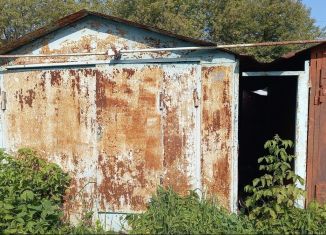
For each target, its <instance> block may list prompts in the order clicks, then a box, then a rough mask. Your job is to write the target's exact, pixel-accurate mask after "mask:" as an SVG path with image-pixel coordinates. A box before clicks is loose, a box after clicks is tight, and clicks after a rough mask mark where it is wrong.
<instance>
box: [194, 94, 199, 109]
mask: <svg viewBox="0 0 326 235" xmlns="http://www.w3.org/2000/svg"><path fill="white" fill-rule="evenodd" d="M193 98H194V106H195V108H198V107H199V97H198V91H197V89H194V92H193Z"/></svg>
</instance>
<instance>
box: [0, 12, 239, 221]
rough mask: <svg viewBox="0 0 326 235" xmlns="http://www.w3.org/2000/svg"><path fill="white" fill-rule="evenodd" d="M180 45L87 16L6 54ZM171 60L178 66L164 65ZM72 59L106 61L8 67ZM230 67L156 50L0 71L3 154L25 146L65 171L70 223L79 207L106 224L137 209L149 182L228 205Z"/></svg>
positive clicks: (216, 56) (214, 54) (219, 56)
mask: <svg viewBox="0 0 326 235" xmlns="http://www.w3.org/2000/svg"><path fill="white" fill-rule="evenodd" d="M188 45H190V46H191V45H193V44H191V43H189V42H183V41H181V40H178V39H176V38H173V37H167V36H164V35H160V34H158V33H153V32H150V31H146V30H144V29H139V28H138V29H136V28H133V27H131V26H130V25H124V24H121V23H117V22H115V21H112V22H111V21H109V20H103V19H101V20H99V18H96V17H95V16H90V17H88V18H85V19H82V20H81V21H79V22H75V23H74V24H72V25H69V27H66V28H63V29H61V30H58V31H56V32H54V33H52V34H49V35H47V36H46V37H43V38H40V39H38V40H36V41H34V42H33V43H30V44H29V45H25V46H23V47H21V48H20V49H19V50H18V51H16V52H14V53H35V54H38V53H41V54H46V53H62V52H65V53H68V52H96V51H100V50H104V49H108V48H112V49H114V48H124V49H136V48H147V47H153V46H154V47H164V46H169V47H171V46H188ZM175 58H179V59H180V60H178V63H167V62H168V61H169V60H171V59H175ZM194 58H197V59H196V60H198V61H193V60H194ZM198 58H199V59H198ZM72 59H73V60H75V61H88V60H91V59H92V60H96V59H102V60H103V59H106V58H102V57H101V56H83V57H74V58H69V57H68V58H18V59H15V60H11V61H9V63H10V64H29V63H56V62H67V61H71V60H72ZM146 59H151V60H152V61H151V63H150V64H149V63H146ZM156 59H159V60H157V61H156ZM189 60H190V61H189ZM191 60H192V61H191ZM199 60H201V61H205V62H206V65H201V64H200V63H199V62H200V61H199ZM132 61H133V62H132ZM135 61H137V63H136V62H135ZM131 62H132V63H131ZM207 63H210V64H207ZM234 63H235V60H234V56H233V55H230V54H227V53H225V52H220V51H210V52H205V51H202V52H200V53H199V52H194V53H181V52H171V53H170V52H166V53H165V52H164V53H158V54H157V53H154V54H153V53H138V54H134V55H126V57H125V58H122V59H121V60H120V61H116V64H102V65H97V66H88V67H87V66H86V67H82V66H80V67H77V66H75V67H58V68H53V69H49V68H35V69H26V70H7V71H4V72H3V75H1V74H0V75H1V76H0V84H2V85H1V91H6V92H7V107H6V110H3V111H2V113H1V131H2V132H1V136H2V137H3V139H4V142H3V147H5V148H7V149H8V150H12V151H15V150H17V148H19V147H21V146H30V147H32V148H35V149H37V150H38V151H39V152H40V153H41V154H43V155H44V157H45V158H47V159H48V160H50V161H53V162H56V163H58V164H59V165H60V166H62V167H63V168H64V169H65V170H66V171H68V172H69V173H70V174H71V176H72V178H73V180H72V185H71V187H70V189H69V192H68V196H67V198H66V204H65V211H66V215H67V217H69V218H70V219H72V220H73V219H74V217H76V218H78V217H80V215H81V213H83V212H85V211H87V210H93V211H95V212H98V215H99V216H100V215H101V216H102V215H104V214H105V215H108V218H111V217H112V218H116V216H117V214H116V213H125V212H138V211H142V210H144V209H145V206H146V203H147V202H148V200H149V198H150V197H151V195H152V194H153V193H154V192H155V190H156V188H157V186H159V185H163V186H172V187H173V188H174V189H175V190H176V191H178V192H180V193H182V194H185V193H187V191H188V190H189V189H201V190H202V189H204V191H206V192H208V193H209V194H213V195H215V196H217V197H218V198H219V199H220V201H221V202H222V204H223V205H225V206H226V207H229V205H230V203H229V202H230V200H231V199H230V191H231V185H230V183H231V175H230V174H231V171H232V166H231V165H232V164H231V163H230V161H231V146H232V137H231V132H232V128H233V127H232V124H231V123H232V120H231V119H232V117H231V116H232V115H231V114H232V110H231V100H232V95H231V85H230V84H231V83H230V82H231V80H232V77H233V70H232V68H233V67H234ZM222 64H223V65H222ZM195 91H196V92H197V93H196V94H198V97H197V98H199V103H198V100H196V99H195V98H196V97H195V96H194V92H195ZM201 117H202V118H201ZM201 146H202V147H201ZM110 216H111V217H110ZM101 218H102V217H101ZM103 218H106V217H105V216H104V217H103ZM112 218H111V219H112Z"/></svg>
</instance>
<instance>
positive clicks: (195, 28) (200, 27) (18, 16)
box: [0, 0, 325, 61]
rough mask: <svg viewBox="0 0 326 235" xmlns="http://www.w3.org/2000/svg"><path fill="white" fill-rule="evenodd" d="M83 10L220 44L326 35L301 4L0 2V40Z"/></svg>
mask: <svg viewBox="0 0 326 235" xmlns="http://www.w3.org/2000/svg"><path fill="white" fill-rule="evenodd" d="M83 8H86V9H90V10H94V11H99V12H102V13H106V14H111V15H115V16H119V17H122V18H126V19H129V20H132V21H136V22H139V23H143V24H147V25H151V26H155V27H157V28H161V29H166V30H169V31H172V32H174V33H177V34H181V35H185V36H190V37H195V38H201V39H206V40H210V41H213V42H216V43H220V44H228V43H248V42H266V41H284V40H303V39H315V38H318V37H322V36H324V35H325V30H322V29H320V28H318V27H317V26H315V24H314V20H313V19H312V18H311V16H310V10H309V9H308V8H307V7H306V6H305V5H304V4H303V3H302V1H301V0H259V1H257V0H132V1H130V0H78V1H76V0H48V1H41V0H11V1H7V0H0V9H1V12H0V39H1V40H2V41H4V42H6V41H8V40H13V39H16V38H18V37H20V36H21V35H23V34H25V33H27V32H30V31H32V30H34V29H36V28H38V27H41V26H44V25H46V24H48V23H49V22H51V21H54V20H57V19H58V18H60V17H62V16H65V15H67V14H70V13H73V12H76V11H78V10H80V9H83ZM299 48H300V47H298V46H282V47H259V48H258V49H257V48H250V49H237V50H236V52H239V53H246V54H249V55H254V56H255V57H256V58H257V59H259V60H262V61H270V60H272V59H274V58H276V57H278V56H280V55H282V54H284V53H286V52H289V51H292V50H296V49H299Z"/></svg>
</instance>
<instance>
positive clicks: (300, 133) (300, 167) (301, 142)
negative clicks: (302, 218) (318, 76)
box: [242, 61, 309, 208]
mask: <svg viewBox="0 0 326 235" xmlns="http://www.w3.org/2000/svg"><path fill="white" fill-rule="evenodd" d="M242 76H243V77H266V76H267V77H289V76H295V77H297V78H298V85H297V98H296V100H297V105H296V121H295V122H296V123H295V129H296V133H295V156H296V159H295V164H294V165H295V167H294V168H295V169H294V170H295V173H296V174H297V175H299V176H301V177H302V178H303V179H305V181H306V179H307V171H306V166H307V140H308V138H307V137H308V109H309V61H305V66H304V71H262V72H243V73H242ZM297 185H298V187H300V188H302V189H305V188H306V183H304V184H303V185H302V184H300V183H299V182H297ZM296 204H297V206H298V207H301V208H303V207H304V205H305V199H304V198H301V199H299V200H298V201H297V202H296Z"/></svg>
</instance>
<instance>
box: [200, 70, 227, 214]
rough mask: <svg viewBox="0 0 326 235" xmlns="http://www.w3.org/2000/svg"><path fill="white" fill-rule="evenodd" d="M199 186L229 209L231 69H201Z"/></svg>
mask: <svg viewBox="0 0 326 235" xmlns="http://www.w3.org/2000/svg"><path fill="white" fill-rule="evenodd" d="M202 78H203V82H202V90H203V99H202V107H203V109H202V120H203V122H202V130H201V132H202V150H201V152H202V159H201V162H202V179H203V180H202V184H203V187H204V189H205V190H206V191H207V193H209V194H212V195H214V196H217V198H218V199H219V201H220V203H221V204H222V205H223V206H224V207H226V208H228V207H229V200H230V190H231V189H230V184H231V169H230V155H231V147H230V143H231V141H232V140H231V100H232V99H231V98H232V97H231V94H230V79H231V68H230V67H228V66H210V67H203V68H202Z"/></svg>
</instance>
